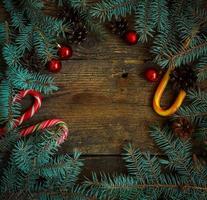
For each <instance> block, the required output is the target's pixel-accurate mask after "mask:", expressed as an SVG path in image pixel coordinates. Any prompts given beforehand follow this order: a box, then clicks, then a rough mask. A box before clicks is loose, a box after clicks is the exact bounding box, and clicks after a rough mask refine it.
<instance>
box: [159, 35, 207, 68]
mask: <svg viewBox="0 0 207 200" xmlns="http://www.w3.org/2000/svg"><path fill="white" fill-rule="evenodd" d="M205 54H207V40H206V38H205V40H201V41H199V42H197V44H195V45H194V46H192V47H191V48H184V47H180V48H175V49H173V47H172V49H170V50H169V52H167V53H166V54H165V57H163V58H162V60H161V61H160V62H159V64H160V65H161V66H163V67H167V66H176V67H179V66H180V65H182V64H183V65H185V64H188V63H192V62H193V61H195V60H196V59H198V58H199V57H201V56H204V55H205Z"/></svg>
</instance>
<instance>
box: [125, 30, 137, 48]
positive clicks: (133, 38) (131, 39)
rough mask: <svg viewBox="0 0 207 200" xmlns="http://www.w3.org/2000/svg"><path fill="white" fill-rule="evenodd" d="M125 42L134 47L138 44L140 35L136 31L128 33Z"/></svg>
mask: <svg viewBox="0 0 207 200" xmlns="http://www.w3.org/2000/svg"><path fill="white" fill-rule="evenodd" d="M125 41H126V42H127V43H128V44H131V45H134V44H137V42H138V35H137V32H136V31H127V32H126V33H125Z"/></svg>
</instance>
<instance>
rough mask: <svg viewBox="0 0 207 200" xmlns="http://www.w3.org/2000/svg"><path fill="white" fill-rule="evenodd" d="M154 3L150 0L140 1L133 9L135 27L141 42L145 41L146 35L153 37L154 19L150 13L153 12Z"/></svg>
mask: <svg viewBox="0 0 207 200" xmlns="http://www.w3.org/2000/svg"><path fill="white" fill-rule="evenodd" d="M153 9H154V5H153V4H151V1H150V0H144V1H142V2H140V3H139V4H138V6H137V8H136V11H135V20H136V21H135V29H136V31H137V33H138V34H139V35H140V37H139V40H140V41H141V42H147V41H148V36H150V37H153V33H154V28H155V21H154V20H155V19H153V17H152V15H151V13H152V12H153Z"/></svg>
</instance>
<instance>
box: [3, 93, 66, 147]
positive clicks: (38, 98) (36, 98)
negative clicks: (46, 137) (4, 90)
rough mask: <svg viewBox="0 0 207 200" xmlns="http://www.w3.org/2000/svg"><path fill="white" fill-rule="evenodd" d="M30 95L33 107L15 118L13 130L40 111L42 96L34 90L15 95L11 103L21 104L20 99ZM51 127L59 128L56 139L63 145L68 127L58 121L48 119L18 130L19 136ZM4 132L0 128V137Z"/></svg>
mask: <svg viewBox="0 0 207 200" xmlns="http://www.w3.org/2000/svg"><path fill="white" fill-rule="evenodd" d="M27 95H30V96H32V97H33V98H34V103H33V105H32V106H31V107H30V108H29V109H28V110H26V112H25V113H24V114H22V115H21V116H20V117H19V118H17V119H16V120H15V122H14V124H13V128H16V127H18V126H20V125H21V124H22V123H23V122H24V121H27V120H28V119H30V118H31V117H32V116H34V114H35V113H36V112H37V111H38V110H39V109H40V107H41V104H42V96H41V94H40V93H39V92H37V91H35V90H23V91H20V92H19V94H17V95H16V97H15V98H14V99H13V102H14V103H15V102H21V101H22V99H23V98H24V97H25V96H27ZM52 126H58V127H59V131H61V136H60V137H59V138H58V141H57V143H58V144H61V143H63V142H64V141H65V140H66V139H67V137H68V127H67V125H66V123H65V122H63V121H62V120H60V119H49V120H45V121H43V122H41V123H38V124H36V125H32V126H30V127H27V128H25V129H23V130H20V135H21V136H27V135H29V134H32V133H34V132H36V131H40V130H43V129H46V128H50V127H52ZM5 132H6V130H5V127H3V128H0V136H1V135H4V133H5Z"/></svg>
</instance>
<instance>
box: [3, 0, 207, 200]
mask: <svg viewBox="0 0 207 200" xmlns="http://www.w3.org/2000/svg"><path fill="white" fill-rule="evenodd" d="M2 2H3V3H2ZM55 2H58V4H59V5H60V6H61V5H62V8H63V10H64V9H68V10H66V11H65V12H62V13H63V14H62V17H59V18H58V19H57V18H55V17H51V15H46V14H45V13H46V12H45V10H53V9H47V8H46V7H44V6H47V3H45V2H44V1H42V0H38V1H29V0H24V1H23V0H18V1H14V0H6V1H1V3H0V4H1V5H0V7H1V14H2V13H4V11H6V15H4V14H2V15H3V18H2V19H4V20H2V21H1V23H0V49H1V56H0V60H1V63H2V65H1V70H0V88H1V89H0V125H1V127H4V128H2V129H1V132H2V134H3V137H1V139H0V166H1V173H0V191H1V192H0V199H42V200H44V199H45V200H46V199H74V200H75V199H127V200H134V199H149V197H150V198H151V199H155V200H156V199H183V200H184V199H199V200H205V199H207V187H206V185H207V178H206V163H200V162H198V161H197V159H199V156H198V157H197V158H196V162H195V156H194V154H192V151H193V145H194V144H193V143H192V141H191V140H185V139H183V137H184V138H187V137H190V136H191V135H192V130H193V137H195V138H196V140H197V139H198V138H199V142H200V144H205V145H206V142H205V140H206V138H207V133H206V127H207V120H206V113H207V93H206V92H205V91H202V89H203V87H202V88H199V86H200V85H203V84H200V83H199V84H198V85H197V87H198V88H199V89H198V88H195V87H194V85H195V84H194V83H195V82H196V79H197V78H196V77H195V76H194V75H193V74H194V73H193V72H192V71H196V73H197V74H198V81H203V80H206V79H207V70H206V65H207V58H206V52H207V38H206V30H207V23H206V21H207V20H206V16H207V12H206V9H205V6H204V4H203V2H202V1H180V0H173V1H166V0H163V1H153V3H152V1H150V0H145V1H125V0H102V1H97V2H95V3H93V2H92V1H90V4H88V2H87V1H77V0H70V1H69V0H68V1H65V0H64V1H62V0H58V1H53V3H54V4H55ZM2 11H3V12H2ZM52 15H53V14H52ZM128 15H130V16H129V18H130V17H131V18H132V19H133V25H134V27H133V28H132V29H131V30H134V31H129V30H128V29H127V31H126V33H125V34H124V35H123V38H124V40H125V41H127V42H128V43H129V44H135V43H136V42H137V40H138V39H139V42H140V43H142V45H140V47H139V50H138V49H137V51H142V53H143V54H146V55H147V56H146V57H148V58H149V57H151V55H152V56H153V61H154V62H155V63H156V64H157V66H159V67H160V68H161V69H168V71H167V73H166V74H165V75H164V77H163V79H162V80H161V82H160V84H159V86H158V89H157V90H156V93H155V97H154V100H153V105H154V108H155V111H156V112H157V113H159V114H160V115H162V116H169V115H171V114H173V113H174V112H175V111H176V110H177V109H178V108H179V107H180V105H181V104H182V107H181V108H180V109H179V110H178V112H177V113H176V116H173V118H175V117H176V118H177V119H180V121H177V122H176V123H175V124H174V128H173V130H174V133H172V132H173V131H172V127H171V125H169V124H168V125H166V126H165V127H164V128H163V129H160V128H159V127H154V126H153V127H151V128H150V135H151V136H152V138H153V140H154V141H155V143H156V145H157V146H158V147H159V148H160V149H161V152H162V153H163V156H161V157H160V156H156V155H155V154H154V152H152V154H150V153H142V152H140V151H139V150H138V149H134V148H133V147H132V146H131V145H128V146H127V147H125V154H124V159H125V161H126V167H127V169H128V174H127V175H123V174H120V175H110V174H108V172H106V173H107V175H105V174H104V173H101V175H100V174H99V175H96V174H94V173H93V175H92V176H91V177H92V180H90V179H87V180H86V181H85V182H84V183H82V182H81V181H78V184H77V185H76V182H77V180H78V177H79V174H80V171H81V168H82V166H83V163H82V162H81V160H80V159H79V157H80V153H78V152H75V153H74V156H73V157H71V156H70V155H60V153H57V151H58V147H59V145H60V144H61V143H62V141H63V140H64V139H65V138H66V137H67V136H66V129H67V128H66V127H65V124H64V123H63V122H62V121H60V120H58V119H54V120H46V121H44V122H42V123H40V124H37V125H34V126H31V127H29V128H24V127H20V126H19V125H18V124H19V122H20V121H21V120H23V119H25V117H23V116H21V117H20V118H19V115H20V113H21V112H20V111H21V109H20V108H21V106H20V105H19V104H20V101H17V100H15V101H12V100H13V99H15V98H14V97H15V96H16V94H17V93H18V91H25V90H30V89H33V90H36V91H41V92H42V93H44V94H48V93H52V92H54V91H56V90H57V87H56V86H55V84H54V81H53V78H52V77H51V74H50V75H48V74H43V73H42V72H43V71H40V69H41V66H45V63H50V61H51V58H55V57H56V56H57V55H56V54H57V45H56V44H57V43H59V42H62V41H63V40H65V38H66V40H67V41H68V43H76V44H80V43H81V42H83V41H84V40H85V39H86V37H87V35H88V29H89V30H90V31H91V30H93V31H92V32H93V33H99V36H100V38H101V37H102V36H103V35H104V33H105V31H103V29H101V28H100V26H97V23H96V22H97V21H98V20H99V21H100V23H102V24H103V23H105V22H108V21H111V20H112V18H115V19H119V18H122V17H126V16H127V17H128ZM4 16H6V17H4ZM7 16H8V18H7ZM124 26H125V25H124V23H123V26H121V25H119V26H118V27H120V28H122V30H124V29H125V28H124ZM102 27H103V26H102ZM94 30H95V31H94ZM135 31H136V32H135ZM121 32H122V31H121ZM121 32H120V33H121ZM130 32H131V33H130ZM129 33H130V34H131V35H130V34H129ZM61 36H64V38H61ZM64 42H65V41H64ZM103 42H104V40H103ZM74 48H75V47H74ZM124 49H126V48H124ZM80 53H81V52H80ZM135 53H136V52H133V53H132V52H131V53H130V58H131V56H132V57H133V59H134V58H135V57H136V55H135ZM149 53H152V54H151V55H148V54H149ZM132 54H133V55H132ZM139 55H140V54H139ZM125 58H126V59H129V58H127V55H125ZM137 59H139V56H138V55H137ZM30 60H31V61H30ZM59 62H60V61H59ZM133 62H134V60H133ZM60 64H61V63H60ZM185 65H192V66H191V68H192V70H190V69H186V68H185ZM56 69H57V68H55V71H56ZM58 69H59V67H58ZM35 70H36V71H38V73H37V72H35ZM179 70H180V71H179ZM170 74H171V75H170ZM183 74H184V75H183ZM187 74H188V76H187ZM127 75H128V74H127V73H123V74H122V77H123V78H127ZM170 76H171V83H172V84H171V85H173V87H174V88H175V87H177V88H178V97H177V98H176V100H175V102H174V103H173V105H172V106H171V107H170V108H169V109H166V110H164V109H162V108H161V106H160V99H161V96H162V94H163V92H164V90H165V88H166V85H167V83H168V81H169V77H170ZM185 77H186V78H185ZM184 79H186V80H184ZM125 82H126V81H125ZM130 84H131V82H130ZM189 88H190V90H189ZM186 91H187V94H188V95H187V101H186V102H183V100H184V98H185V96H186ZM16 99H18V98H17V97H16ZM35 102H38V98H37V99H35ZM36 106H39V104H38V103H37V105H36ZM33 108H34V110H35V106H34V105H33ZM26 113H27V111H26ZM31 113H34V111H32V110H31V111H30V114H29V115H30V116H31V115H32V114H31ZM138 114H139V113H138ZM25 115H27V114H25ZM183 118H184V119H185V120H186V119H189V123H190V125H189V124H188V123H187V122H186V121H185V120H183ZM181 119H182V120H181ZM23 121H24V120H23ZM53 125H54V126H58V127H59V130H58V129H57V130H56V128H55V127H54V129H52V130H45V129H44V128H45V127H51V126H53ZM195 125H197V126H198V127H196V129H195V130H194V128H191V127H195ZM180 127H182V128H180ZM21 128H22V129H21ZM77 128H78V127H77ZM40 129H41V132H42V134H41V135H39V134H31V133H32V132H34V131H38V130H40ZM23 131H24V132H23ZM176 132H177V133H176ZM19 133H20V134H19ZM59 133H60V134H62V135H61V136H59ZM21 135H22V136H23V135H25V136H26V135H27V137H20V136H21ZM174 135H177V136H179V137H173V136H174ZM198 136H199V137H198ZM201 141H203V142H201ZM198 148H199V146H198ZM192 157H194V159H192ZM115 174H117V173H115ZM99 177H100V178H99Z"/></svg>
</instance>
